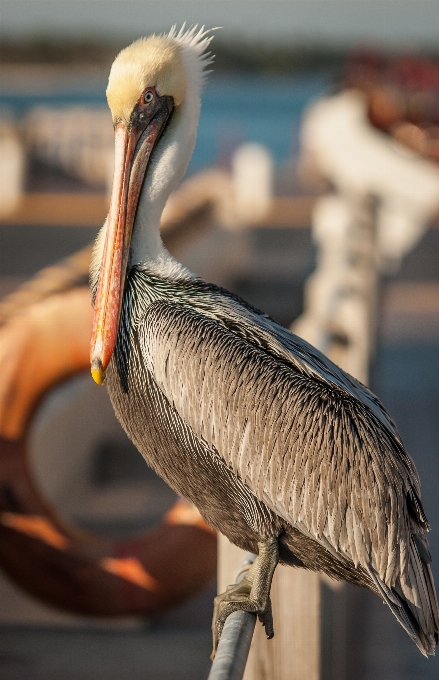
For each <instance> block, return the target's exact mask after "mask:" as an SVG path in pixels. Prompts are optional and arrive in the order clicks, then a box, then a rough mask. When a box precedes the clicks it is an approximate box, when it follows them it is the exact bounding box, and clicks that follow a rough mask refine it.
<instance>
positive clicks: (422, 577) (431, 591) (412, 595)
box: [369, 541, 439, 656]
mask: <svg viewBox="0 0 439 680" xmlns="http://www.w3.org/2000/svg"><path fill="white" fill-rule="evenodd" d="M369 573H370V576H371V578H372V580H373V582H374V584H375V586H376V589H377V591H378V593H379V594H380V595H381V597H382V598H383V600H384V601H385V602H386V603H387V604H388V606H389V607H390V609H391V611H392V613H393V614H394V616H395V617H396V618H397V620H398V621H399V623H400V624H401V625H402V627H403V628H404V629H405V630H406V632H407V633H408V634H409V636H410V637H411V639H412V640H413V642H414V643H415V644H416V646H417V647H418V649H419V650H420V651H421V652H422V654H424V656H427V655H429V654H431V655H434V653H435V648H436V645H437V644H438V642H439V608H438V602H437V597H436V591H435V587H434V582H433V575H432V573H431V569H430V565H429V564H426V563H425V562H424V561H423V559H422V558H421V556H420V554H419V551H418V550H417V546H416V543H415V542H414V541H412V542H411V546H410V568H409V583H408V584H407V583H406V584H404V586H402V585H401V584H400V583H397V584H396V585H394V586H392V587H389V586H388V585H386V584H385V583H384V581H383V580H382V579H381V578H380V577H379V576H378V574H377V573H376V572H375V570H373V569H371V570H370V571H369Z"/></svg>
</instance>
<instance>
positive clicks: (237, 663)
mask: <svg viewBox="0 0 439 680" xmlns="http://www.w3.org/2000/svg"><path fill="white" fill-rule="evenodd" d="M255 559H256V555H253V554H252V553H247V554H246V556H245V558H244V560H243V562H242V563H241V564H240V566H239V569H238V574H237V578H236V581H235V582H236V583H239V582H240V581H241V580H242V579H243V578H244V576H245V574H246V572H247V571H248V570H249V568H250V567H251V565H252V564H253V562H254V561H255ZM255 625H256V614H251V613H250V612H243V611H237V612H233V614H230V616H228V617H227V619H226V622H225V624H224V628H223V632H222V635H221V638H220V641H219V644H218V649H217V652H216V655H215V659H214V660H213V663H212V667H211V669H210V673H209V677H208V679H207V680H242V677H243V675H244V671H245V666H246V663H247V657H248V654H249V651H250V645H251V641H252V637H253V631H254V629H255Z"/></svg>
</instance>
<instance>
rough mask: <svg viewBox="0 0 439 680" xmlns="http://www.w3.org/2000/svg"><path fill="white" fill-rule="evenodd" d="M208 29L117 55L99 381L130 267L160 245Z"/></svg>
mask: <svg viewBox="0 0 439 680" xmlns="http://www.w3.org/2000/svg"><path fill="white" fill-rule="evenodd" d="M211 39H212V36H209V35H208V32H206V31H204V29H201V30H200V31H197V30H196V28H195V29H191V30H189V31H186V32H185V31H184V29H181V30H180V31H179V32H178V33H177V32H176V30H175V29H172V30H171V32H170V33H169V34H168V35H160V36H156V35H153V36H150V37H149V38H141V39H140V40H137V41H136V42H134V43H133V44H132V45H129V46H128V47H126V48H125V49H124V50H122V52H120V53H119V54H118V56H117V57H116V59H115V61H114V63H113V65H112V67H111V71H110V77H109V81H108V87H107V100H108V105H109V107H110V110H111V115H112V118H113V125H114V132H115V166H114V177H113V187H112V192H111V200H110V210H109V213H108V217H107V220H106V222H105V224H104V227H103V230H102V233H101V235H100V238H99V239H98V245H97V249H96V250H97V256H96V261H95V262H94V264H93V265H92V266H94V267H95V268H96V269H97V270H98V271H99V283H98V288H97V294H96V298H95V303H94V318H93V330H92V338H91V372H92V376H93V378H94V380H95V381H96V382H97V383H98V384H102V382H103V380H104V376H105V370H106V368H107V366H108V363H109V361H110V359H111V356H112V354H113V351H114V347H115V344H116V339H117V333H118V327H119V320H120V314H121V309H122V297H123V291H124V284H125V278H126V275H127V268H128V266H129V265H130V263H131V264H134V263H136V262H141V261H144V260H145V259H147V258H148V257H151V256H153V255H154V251H156V250H157V249H158V248H159V247H160V244H161V241H160V236H159V220H160V215H161V212H162V210H163V207H164V205H165V202H166V200H167V198H168V196H169V193H170V192H171V191H172V189H173V188H175V186H176V185H177V184H178V182H179V181H180V179H181V178H182V176H183V174H184V172H185V170H186V167H187V164H188V162H189V159H190V156H191V154H192V151H193V147H194V144H195V139H196V129H197V124H198V116H199V110H200V94H201V87H202V83H203V80H204V75H205V73H206V71H205V67H206V64H208V63H210V61H211V60H210V55H209V53H207V52H206V49H207V47H208V45H209V43H210V41H211Z"/></svg>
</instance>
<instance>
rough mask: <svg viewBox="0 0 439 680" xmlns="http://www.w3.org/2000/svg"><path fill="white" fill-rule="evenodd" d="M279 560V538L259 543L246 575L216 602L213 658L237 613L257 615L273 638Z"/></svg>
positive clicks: (219, 596)
mask: <svg viewBox="0 0 439 680" xmlns="http://www.w3.org/2000/svg"><path fill="white" fill-rule="evenodd" d="M278 560H279V548H278V544H277V538H273V539H269V540H267V541H264V542H263V543H260V544H259V555H258V557H257V558H256V560H255V561H254V563H253V564H252V566H251V567H250V568H249V570H248V572H247V574H246V576H244V578H243V579H242V581H240V583H235V584H233V585H231V586H228V587H227V590H226V592H225V593H222V594H221V595H217V597H216V598H215V600H214V611H213V621H212V638H213V651H212V656H211V658H212V659H213V658H214V657H215V654H216V650H217V648H218V642H219V639H220V637H221V633H222V632H223V628H224V623H225V621H226V619H227V617H228V616H229V615H230V614H232V613H233V612H236V611H239V610H241V611H245V612H252V613H254V614H257V615H258V618H259V620H260V621H261V623H262V625H263V626H264V627H265V632H266V635H267V638H268V639H271V638H272V637H273V635H274V629H273V616H272V611H271V600H270V589H271V581H272V578H273V574H274V570H275V568H276V565H277V563H278Z"/></svg>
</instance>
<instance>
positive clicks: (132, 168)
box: [90, 97, 172, 385]
mask: <svg viewBox="0 0 439 680" xmlns="http://www.w3.org/2000/svg"><path fill="white" fill-rule="evenodd" d="M162 99H164V100H166V101H164V102H163V104H164V105H163V106H162V108H161V109H160V110H159V113H158V115H156V116H155V117H154V118H153V119H152V120H151V121H150V122H149V123H148V124H147V125H145V124H144V123H142V120H140V121H139V122H138V123H137V124H135V125H132V126H131V127H130V129H129V130H128V129H127V128H126V127H125V125H123V123H120V124H119V125H118V126H117V127H116V129H115V146H116V153H115V166H114V178H113V187H112V191H111V201H110V211H109V213H108V219H107V231H106V237H105V245H104V253H103V258H102V264H101V271H100V276H99V284H98V290H97V294H96V300H95V305H94V316H93V329H92V335H91V345H90V360H91V374H92V376H93V379H94V381H95V382H96V383H98V385H102V383H103V381H104V378H105V371H106V368H107V366H108V363H109V361H110V359H111V356H112V354H113V351H114V347H115V345H116V340H117V333H118V329H119V320H120V314H121V309H122V298H123V291H124V285H125V277H126V270H127V264H128V257H129V251H130V244H131V235H132V231H133V226H134V220H135V217H136V211H137V206H138V203H139V197H140V192H141V189H142V185H143V180H144V178H145V174H146V169H147V166H148V163H149V159H150V157H151V153H152V151H153V149H154V146H155V144H156V142H157V140H158V138H159V137H160V134H161V133H162V131H163V129H164V127H165V124H166V121H167V120H168V118H169V116H170V113H171V110H172V107H171V106H170V105H169V102H168V100H169V99H170V98H168V97H163V98H162Z"/></svg>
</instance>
